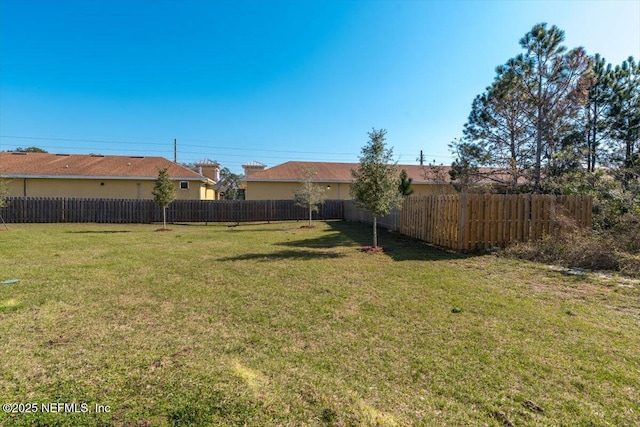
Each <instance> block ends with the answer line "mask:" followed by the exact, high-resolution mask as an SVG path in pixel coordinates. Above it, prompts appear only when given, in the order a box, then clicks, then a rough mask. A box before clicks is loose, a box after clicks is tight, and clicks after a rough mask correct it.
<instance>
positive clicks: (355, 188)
mask: <svg viewBox="0 0 640 427" xmlns="http://www.w3.org/2000/svg"><path fill="white" fill-rule="evenodd" d="M386 133H387V131H386V130H384V129H380V130H376V129H375V128H374V129H373V130H372V131H371V132H369V133H368V135H369V142H368V143H367V145H365V146H364V147H363V148H362V151H361V155H360V166H359V167H358V169H357V170H354V169H352V170H351V176H352V177H353V178H354V182H353V184H352V186H351V195H352V196H353V198H354V199H356V203H357V205H358V206H359V207H361V208H363V209H366V210H367V211H369V212H370V213H371V216H372V217H373V247H374V248H377V247H378V230H377V227H378V221H377V219H378V218H377V217H378V216H381V215H386V214H388V213H389V212H391V211H392V210H393V209H395V208H398V207H400V205H401V204H402V196H401V195H400V194H399V193H398V185H399V184H400V180H399V178H398V175H397V167H396V164H395V163H392V158H393V149H392V148H387V147H386V145H385V135H386Z"/></svg>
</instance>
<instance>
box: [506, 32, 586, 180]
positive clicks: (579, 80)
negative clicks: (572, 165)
mask: <svg viewBox="0 0 640 427" xmlns="http://www.w3.org/2000/svg"><path fill="white" fill-rule="evenodd" d="M563 41H564V31H562V30H560V29H559V28H558V27H556V26H555V25H553V26H551V28H549V29H547V24H544V23H543V24H536V25H535V26H534V27H533V28H532V29H531V31H530V32H528V33H527V34H525V36H524V37H523V38H522V39H520V46H521V47H522V48H523V49H525V50H526V52H525V53H523V54H520V55H518V56H517V57H516V58H515V59H514V60H512V61H510V62H509V63H508V65H509V67H510V68H511V69H512V71H513V72H514V73H515V74H516V75H517V76H518V77H519V78H520V82H521V85H522V89H523V92H522V94H523V96H524V100H525V102H526V103H527V111H528V114H529V120H530V124H531V127H532V132H533V135H534V141H535V145H534V146H533V147H534V162H533V180H534V188H535V190H536V191H539V190H540V184H541V179H542V170H543V168H550V169H551V170H553V167H554V164H553V163H554V155H555V153H556V151H557V148H558V145H559V142H560V141H561V140H562V139H563V138H564V137H565V136H566V135H567V133H569V132H570V131H572V130H573V126H572V125H573V123H572V120H573V119H574V118H575V117H576V115H577V114H578V112H579V110H580V108H581V106H582V105H584V104H585V102H586V97H587V94H588V89H589V85H588V74H587V73H588V71H589V67H590V61H589V58H588V56H587V55H586V52H585V51H584V49H582V48H575V49H572V50H571V51H569V52H567V48H566V47H565V46H563V45H562V44H561V43H562V42H563Z"/></svg>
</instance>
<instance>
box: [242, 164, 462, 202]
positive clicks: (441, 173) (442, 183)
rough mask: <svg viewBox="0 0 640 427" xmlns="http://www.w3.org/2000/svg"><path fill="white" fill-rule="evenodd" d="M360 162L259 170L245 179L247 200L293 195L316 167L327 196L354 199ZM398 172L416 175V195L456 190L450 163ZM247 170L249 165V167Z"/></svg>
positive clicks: (280, 166) (313, 179)
mask: <svg viewBox="0 0 640 427" xmlns="http://www.w3.org/2000/svg"><path fill="white" fill-rule="evenodd" d="M359 166H360V165H359V163H334V162H299V161H290V162H286V163H282V164H280V165H277V166H273V167H271V168H267V169H264V170H259V171H255V172H252V173H249V174H246V176H245V177H244V178H243V179H242V182H243V183H244V186H245V197H246V199H247V200H265V199H293V197H294V193H295V192H296V190H298V189H299V188H300V185H301V182H302V181H304V179H305V175H304V173H305V171H306V170H310V171H315V173H316V174H315V175H314V177H313V178H312V182H314V183H317V185H321V186H323V187H326V189H327V191H326V193H325V195H326V198H327V199H351V198H352V197H351V195H350V193H349V190H350V189H351V183H352V182H353V177H352V176H351V170H352V169H358V167H359ZM397 169H398V176H399V175H400V171H401V170H402V169H404V170H406V171H407V175H408V177H409V178H412V179H413V182H412V187H413V190H414V194H415V195H428V194H453V193H455V189H454V187H453V186H452V185H451V180H450V177H449V169H450V168H449V167H447V166H420V165H397ZM245 173H246V169H245Z"/></svg>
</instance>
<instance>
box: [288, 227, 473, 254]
mask: <svg viewBox="0 0 640 427" xmlns="http://www.w3.org/2000/svg"><path fill="white" fill-rule="evenodd" d="M327 224H328V225H329V227H331V228H330V229H329V230H327V231H326V233H327V234H326V235H324V236H322V237H317V238H312V239H303V240H295V241H291V242H285V243H280V244H281V245H283V246H290V247H295V248H313V249H322V248H326V249H331V248H334V247H336V246H343V247H344V246H349V247H354V248H357V247H364V246H371V245H372V244H373V241H372V240H373V233H372V226H371V225H370V224H363V223H360V222H350V221H330V222H327ZM378 245H379V246H382V248H383V249H384V253H385V254H387V255H388V256H390V257H391V258H392V259H393V260H395V261H411V260H413V261H439V260H448V259H465V258H470V257H473V256H478V255H479V254H477V253H476V254H460V253H456V252H451V251H445V250H442V249H438V248H436V247H433V246H429V245H427V244H425V243H423V242H421V241H419V240H415V239H412V238H409V237H406V236H403V235H401V234H399V233H395V232H390V231H388V230H385V229H383V228H378ZM372 256H375V255H372Z"/></svg>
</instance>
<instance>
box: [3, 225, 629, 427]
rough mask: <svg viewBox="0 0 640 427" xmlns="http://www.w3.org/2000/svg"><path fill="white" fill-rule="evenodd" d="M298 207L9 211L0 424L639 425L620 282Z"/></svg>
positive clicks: (625, 296) (624, 283)
mask: <svg viewBox="0 0 640 427" xmlns="http://www.w3.org/2000/svg"><path fill="white" fill-rule="evenodd" d="M303 224H304V223H302V222H301V223H295V222H287V223H274V224H246V225H240V226H238V227H227V226H226V225H222V224H217V225H211V224H210V225H202V224H199V225H173V226H172V228H173V231H171V232H155V229H156V228H157V226H154V225H114V224H109V225H107V224H105V225H96V224H73V225H62V224H59V225H58V224H54V225H37V224H27V225H17V224H16V225H10V230H9V231H2V232H0V243H1V246H0V281H4V280H7V279H20V283H17V284H7V285H4V284H2V285H0V403H11V402H14V403H22V404H27V405H28V406H23V407H20V408H16V409H21V410H26V409H27V408H31V409H32V410H33V408H35V409H37V410H38V412H37V413H35V414H33V413H32V414H7V413H0V426H5V427H8V426H14V425H19V426H31V425H37V426H38V425H42V426H66V425H83V426H91V425H95V426H98V425H115V426H155V425H159V426H163V425H196V426H197V425H251V426H254V425H255V426H261V425H289V426H299V425H336V426H348V425H391V426H392V425H424V426H434V425H435V426H438V425H442V426H462V425H488V426H503V425H510V423H512V424H513V425H516V426H526V425H531V426H534V425H535V426H538V425H549V426H559V425H565V426H573V425H580V426H601V425H602V426H606V425H611V426H627V425H639V424H640V284H638V282H633V281H630V280H628V279H623V278H616V277H604V276H602V275H598V274H589V275H586V276H570V275H566V274H563V273H562V272H559V271H554V270H553V269H550V268H549V267H547V266H544V265H539V264H532V263H523V262H519V261H514V260H509V259H503V258H499V257H495V256H492V255H478V256H460V255H456V254H453V253H448V252H443V251H439V250H436V249H433V248H430V247H428V246H425V245H423V244H421V243H419V242H415V241H411V240H408V239H405V238H401V237H400V236H398V235H396V234H392V233H389V232H386V231H382V232H381V236H380V243H381V244H382V245H383V246H385V248H386V249H387V250H388V251H387V252H386V253H385V254H367V253H362V252H360V251H359V250H358V248H359V247H360V246H362V245H369V244H370V228H369V226H367V225H361V224H355V223H344V222H329V223H317V225H318V227H317V228H316V229H303V228H300V226H301V225H303ZM52 402H56V403H58V402H59V403H76V404H77V405H78V406H77V407H75V408H66V411H67V412H65V409H64V407H62V408H58V407H54V408H53V409H56V408H57V409H58V410H59V412H58V413H43V412H42V410H43V406H45V408H44V409H47V408H49V409H51V405H49V404H50V403H52ZM31 404H35V405H31ZM83 404H84V405H86V406H81V405H83ZM96 404H98V405H103V407H104V410H105V412H100V413H98V412H96V410H95V405H96ZM106 406H108V410H109V412H106V409H107V408H106ZM70 409H75V410H76V411H78V412H76V413H69V412H68V411H69V410H70ZM84 410H86V411H87V412H86V413H85V412H82V411H84Z"/></svg>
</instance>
